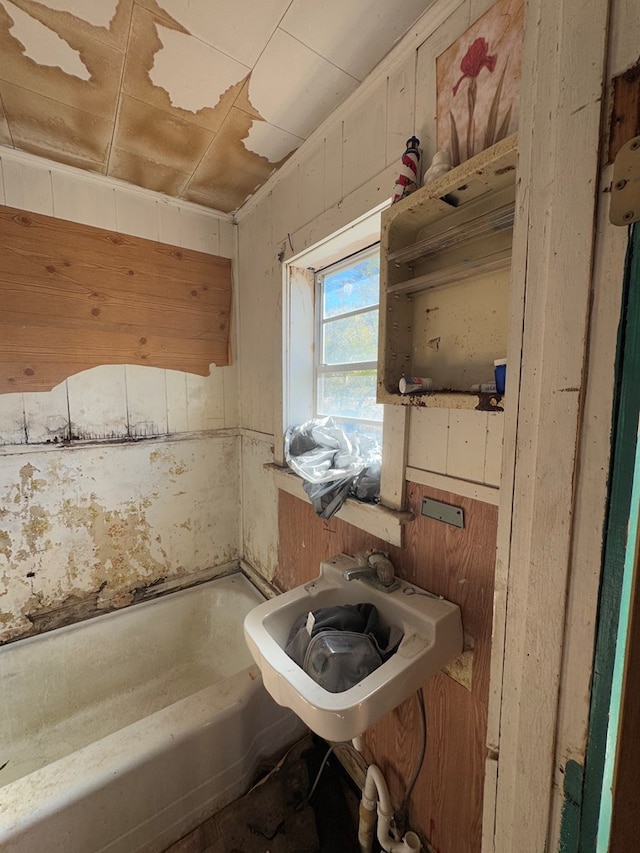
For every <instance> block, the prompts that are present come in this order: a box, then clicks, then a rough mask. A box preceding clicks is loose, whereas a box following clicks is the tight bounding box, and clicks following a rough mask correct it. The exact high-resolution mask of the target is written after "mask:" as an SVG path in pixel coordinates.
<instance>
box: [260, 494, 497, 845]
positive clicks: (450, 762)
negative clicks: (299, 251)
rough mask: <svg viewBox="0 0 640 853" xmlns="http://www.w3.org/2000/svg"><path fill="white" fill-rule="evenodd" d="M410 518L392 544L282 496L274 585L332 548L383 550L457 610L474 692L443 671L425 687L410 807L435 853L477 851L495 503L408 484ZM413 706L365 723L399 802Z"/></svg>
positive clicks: (307, 571) (411, 743)
mask: <svg viewBox="0 0 640 853" xmlns="http://www.w3.org/2000/svg"><path fill="white" fill-rule="evenodd" d="M407 496H408V503H409V509H411V510H412V511H413V512H414V514H415V516H416V519H415V521H414V522H411V523H409V524H407V525H405V526H404V528H403V545H402V547H401V548H394V547H392V546H389V545H387V544H386V543H384V542H381V541H380V540H376V539H375V538H374V537H372V536H370V535H368V534H367V533H364V532H363V531H360V530H358V529H357V528H354V527H351V526H350V525H348V524H345V523H344V522H341V521H339V520H337V519H335V518H334V519H330V520H329V521H322V520H321V519H319V518H318V517H317V516H316V515H315V514H314V512H313V509H312V507H311V506H310V504H308V503H306V502H304V501H301V500H299V499H297V498H295V497H293V496H291V495H288V494H286V493H285V492H280V493H279V508H278V527H279V549H278V561H279V567H278V572H277V574H276V578H275V580H276V583H277V584H278V585H279V586H280V587H281V588H282V589H290V588H291V587H293V586H297V585H299V584H300V583H304V582H306V581H308V580H310V579H312V578H313V577H316V576H317V574H318V571H319V564H320V562H321V561H322V560H323V559H326V558H327V557H331V556H333V555H334V554H337V553H340V552H345V553H348V554H353V553H355V552H356V551H359V550H364V549H370V548H380V549H381V550H384V551H387V552H388V553H389V555H390V556H391V558H392V560H393V561H394V563H395V566H396V571H397V573H398V574H399V575H401V576H402V577H403V578H406V579H407V580H409V581H412V582H413V583H416V584H418V585H419V586H422V587H423V588H425V589H428V590H430V591H431V592H434V593H436V594H438V595H443V596H444V597H445V598H447V599H449V600H450V601H454V602H455V603H456V604H458V605H459V606H460V609H461V611H462V619H463V625H464V629H465V632H466V634H467V635H471V636H472V637H473V639H474V640H475V649H474V660H473V684H472V689H471V691H469V690H466V689H465V688H464V687H462V686H461V685H460V684H458V683H457V682H456V681H454V680H453V679H451V678H449V677H448V676H446V675H444V674H440V675H436V676H435V677H434V678H432V679H431V680H430V681H428V682H427V683H426V684H425V685H424V688H423V691H424V696H425V702H426V708H427V726H428V737H427V754H426V759H425V762H424V765H423V767H422V770H421V772H420V775H419V776H418V779H417V782H416V785H415V787H414V790H413V794H412V796H411V800H410V804H409V817H410V821H411V824H412V826H413V827H414V828H415V829H417V830H418V831H419V832H421V833H422V834H423V835H424V836H425V837H426V838H428V839H429V841H430V842H431V844H432V846H433V849H434V851H436V853H478V851H479V850H480V847H481V831H482V796H483V779H484V762H485V752H486V750H485V734H486V722H487V702H488V690H489V659H490V646H491V621H492V602H493V578H494V567H495V546H496V528H497V514H498V511H497V507H495V506H492V505H490V504H487V503H483V502H480V501H475V500H472V499H471V498H462V497H460V496H458V495H453V494H451V493H449V492H443V491H440V490H437V489H432V488H427V487H424V486H419V485H417V484H415V483H408V484H407ZM423 497H432V498H435V499H437V500H442V501H446V502H447V503H451V504H454V505H455V506H459V507H462V508H463V510H464V515H465V528H464V530H459V529H457V528H455V527H451V526H450V525H447V524H443V523H441V522H437V521H434V520H432V519H428V518H425V517H423V516H420V502H421V500H422V498H423ZM419 732H420V729H419V712H418V706H417V702H416V701H415V698H414V697H411V698H410V699H408V700H407V701H406V702H404V703H402V704H401V705H399V706H398V707H397V708H396V709H395V710H394V711H392V712H391V713H390V714H387V715H386V716H385V717H383V718H382V719H381V720H380V721H379V722H378V723H376V724H375V725H374V726H372V727H371V728H370V729H369V731H368V732H367V734H366V737H365V742H366V746H367V750H368V756H367V757H368V758H369V759H370V760H374V761H375V763H376V764H378V765H379V766H380V767H381V769H382V770H383V772H384V774H385V776H386V777H387V781H388V783H389V787H390V790H391V793H392V796H393V797H394V799H395V801H396V802H400V801H401V800H402V799H403V797H404V792H405V789H406V785H407V782H408V780H409V778H410V776H411V773H412V770H413V768H414V767H415V761H416V757H417V755H418V752H419V744H420V734H419Z"/></svg>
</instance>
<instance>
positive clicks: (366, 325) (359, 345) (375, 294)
mask: <svg viewBox="0 0 640 853" xmlns="http://www.w3.org/2000/svg"><path fill="white" fill-rule="evenodd" d="M379 270H380V259H379V256H378V253H377V252H376V253H374V254H372V255H369V256H368V257H365V258H362V259H361V260H356V261H355V262H354V264H353V265H352V266H348V267H346V268H343V269H341V270H338V271H336V272H334V273H329V274H327V275H325V276H324V279H323V287H322V306H321V307H322V317H321V320H322V349H321V359H322V364H323V365H324V369H323V370H322V371H321V372H319V375H318V413H319V414H331V415H334V416H335V417H338V418H340V419H342V418H345V419H357V420H360V421H362V420H365V421H376V422H381V421H382V406H380V405H378V404H377V403H376V360H377V354H378V298H379ZM354 312H355V313H354ZM350 364H358V365H360V367H359V368H358V369H355V370H354V369H349V365H350ZM365 364H366V366H365ZM334 365H335V366H336V369H335V370H331V367H333V366H334ZM327 368H328V369H327ZM374 431H377V430H374Z"/></svg>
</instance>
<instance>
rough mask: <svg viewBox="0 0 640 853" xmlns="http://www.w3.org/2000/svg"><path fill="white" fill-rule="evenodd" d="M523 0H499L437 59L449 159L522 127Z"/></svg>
mask: <svg viewBox="0 0 640 853" xmlns="http://www.w3.org/2000/svg"><path fill="white" fill-rule="evenodd" d="M523 31H524V0H498V2H497V3H495V4H494V5H493V6H492V7H491V8H490V9H489V10H488V11H487V12H486V13H485V14H484V15H483V16H482V17H481V18H480V19H479V20H478V21H476V23H475V24H473V25H472V26H471V27H470V28H469V29H468V30H467V32H466V33H465V34H464V35H463V36H461V37H460V38H459V39H458V40H457V41H456V42H454V43H453V44H452V45H451V46H450V47H449V48H447V50H445V52H444V53H442V54H440V56H439V57H438V58H437V60H436V81H437V91H438V97H437V110H438V116H437V148H438V150H441V149H443V148H446V149H448V150H449V153H450V155H451V165H452V166H457V165H458V163H462V162H463V161H464V160H468V159H469V157H473V155H474V154H478V153H479V152H480V151H484V149H485V148H489V146H491V145H493V144H494V143H496V142H499V140H501V139H504V137H505V136H508V135H509V134H510V133H513V132H514V131H515V130H517V127H518V103H519V92H520V69H521V59H522V37H523Z"/></svg>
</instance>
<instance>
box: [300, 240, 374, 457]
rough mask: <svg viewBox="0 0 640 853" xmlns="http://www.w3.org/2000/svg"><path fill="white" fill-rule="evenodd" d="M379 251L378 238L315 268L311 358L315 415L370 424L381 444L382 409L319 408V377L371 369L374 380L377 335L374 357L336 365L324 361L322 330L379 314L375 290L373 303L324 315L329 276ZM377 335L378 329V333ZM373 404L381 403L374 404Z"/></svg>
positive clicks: (339, 420) (356, 423)
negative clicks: (345, 411)
mask: <svg viewBox="0 0 640 853" xmlns="http://www.w3.org/2000/svg"><path fill="white" fill-rule="evenodd" d="M379 252H380V240H379V239H377V240H375V241H374V242H373V243H370V244H369V245H367V246H364V247H362V248H360V249H358V250H357V251H355V252H351V253H350V254H348V255H346V256H345V257H343V258H340V259H339V260H334V261H332V262H331V263H330V264H328V265H327V266H323V267H321V268H319V269H317V270H316V271H315V273H314V358H313V411H314V415H315V417H327V416H331V417H332V418H333V419H334V420H335V421H336V423H338V424H343V423H347V424H355V425H356V428H358V427H360V426H362V427H364V428H366V427H370V428H373V429H374V430H375V431H376V432H377V433H379V440H380V445H381V446H382V434H383V428H384V409H383V408H381V410H380V418H379V419H377V420H376V419H373V418H359V417H347V416H345V415H338V414H336V413H334V412H321V411H320V405H319V403H320V401H319V396H320V395H319V391H318V389H319V382H320V378H321V377H322V376H324V375H327V376H328V375H331V374H333V373H340V374H345V373H356V372H357V371H361V370H371V371H373V372H374V374H375V375H376V380H377V371H378V359H377V352H378V337H377V336H376V356H375V358H373V359H371V360H369V361H360V362H341V363H336V364H327V363H326V362H325V361H324V360H323V353H324V343H325V334H324V329H325V327H326V326H327V324H328V323H330V322H335V321H337V320H341V319H346V318H349V317H356V316H363V315H365V314H370V313H373V312H374V311H375V312H377V314H378V317H379V313H380V295H379V292H378V299H377V301H376V302H375V303H374V304H372V305H367V306H365V307H364V308H358V309H355V310H353V311H347V312H344V313H343V314H339V315H336V316H335V317H328V318H327V317H325V315H324V282H325V279H326V278H327V277H328V276H331V275H334V274H335V273H339V272H341V271H343V270H345V269H349V268H350V267H353V266H355V264H357V263H359V262H360V261H364V260H367V259H368V258H373V257H375V256H376V254H377V255H378V256H379ZM378 281H379V272H378ZM377 334H379V329H378V333H377ZM376 405H380V404H378V403H376Z"/></svg>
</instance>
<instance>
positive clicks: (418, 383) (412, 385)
mask: <svg viewBox="0 0 640 853" xmlns="http://www.w3.org/2000/svg"><path fill="white" fill-rule="evenodd" d="M398 388H399V390H400V393H401V394H412V393H414V392H415V391H430V390H431V388H433V379H429V377H428V376H403V377H402V379H401V380H400V382H399V383H398Z"/></svg>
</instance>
